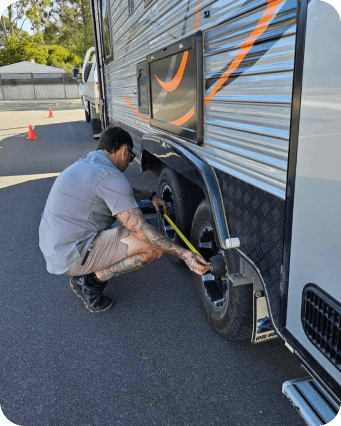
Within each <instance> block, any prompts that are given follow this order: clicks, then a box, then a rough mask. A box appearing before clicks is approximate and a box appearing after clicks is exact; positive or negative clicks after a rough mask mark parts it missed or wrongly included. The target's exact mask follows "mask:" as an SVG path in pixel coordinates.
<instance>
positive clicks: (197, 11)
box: [194, 0, 201, 31]
mask: <svg viewBox="0 0 341 426" xmlns="http://www.w3.org/2000/svg"><path fill="white" fill-rule="evenodd" d="M200 4H201V0H199V1H198V7H197V10H196V13H197V16H196V17H195V24H194V31H196V30H197V29H198V26H199V15H200V10H199V6H200Z"/></svg>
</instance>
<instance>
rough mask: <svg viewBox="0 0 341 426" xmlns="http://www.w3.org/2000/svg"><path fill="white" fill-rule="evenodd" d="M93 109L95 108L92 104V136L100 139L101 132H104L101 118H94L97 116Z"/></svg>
mask: <svg viewBox="0 0 341 426" xmlns="http://www.w3.org/2000/svg"><path fill="white" fill-rule="evenodd" d="M93 110H94V108H93V107H92V106H91V105H90V120H91V127H92V136H93V137H94V138H95V139H98V138H99V135H100V133H101V132H102V123H101V120H100V119H99V118H93V117H94V116H95V114H94V112H93Z"/></svg>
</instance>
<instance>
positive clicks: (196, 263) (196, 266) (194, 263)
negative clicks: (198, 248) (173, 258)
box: [182, 251, 212, 275]
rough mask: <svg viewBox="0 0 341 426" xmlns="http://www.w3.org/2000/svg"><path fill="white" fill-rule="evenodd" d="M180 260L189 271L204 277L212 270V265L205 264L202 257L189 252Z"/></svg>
mask: <svg viewBox="0 0 341 426" xmlns="http://www.w3.org/2000/svg"><path fill="white" fill-rule="evenodd" d="M182 259H183V260H184V261H185V263H186V265H187V266H188V267H189V269H190V270H191V271H193V272H195V273H196V274H198V275H204V274H206V272H208V271H209V270H211V269H212V265H211V264H210V263H209V262H206V260H205V259H204V258H203V257H200V256H198V255H197V254H195V253H192V252H191V251H187V252H186V253H185V254H184V255H183V256H182Z"/></svg>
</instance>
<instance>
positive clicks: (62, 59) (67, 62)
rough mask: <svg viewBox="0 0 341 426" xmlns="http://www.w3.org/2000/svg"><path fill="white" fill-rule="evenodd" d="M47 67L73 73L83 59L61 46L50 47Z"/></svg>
mask: <svg viewBox="0 0 341 426" xmlns="http://www.w3.org/2000/svg"><path fill="white" fill-rule="evenodd" d="M48 54H49V56H48V58H47V65H50V66H52V67H57V68H63V69H64V70H65V71H66V72H72V70H73V68H76V67H79V66H80V65H81V63H82V59H81V58H80V57H79V56H77V55H75V54H74V53H72V52H70V51H69V50H67V49H65V48H64V47H61V46H57V45H54V46H49V47H48Z"/></svg>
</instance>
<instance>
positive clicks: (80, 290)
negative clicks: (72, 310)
mask: <svg viewBox="0 0 341 426" xmlns="http://www.w3.org/2000/svg"><path fill="white" fill-rule="evenodd" d="M87 277H88V275H81V276H79V277H71V278H70V287H71V288H72V291H73V292H74V293H75V294H76V295H77V296H78V297H79V298H80V299H82V300H83V302H84V305H85V307H86V309H88V310H89V311H90V312H92V313H99V312H106V311H108V310H109V309H110V308H112V307H113V305H114V301H113V300H112V299H111V298H110V297H108V296H105V295H104V294H103V290H104V288H105V284H106V283H104V284H96V285H94V286H89V285H87Z"/></svg>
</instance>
